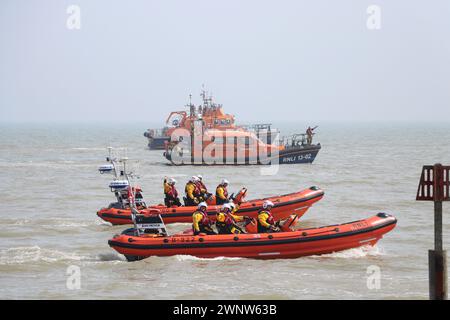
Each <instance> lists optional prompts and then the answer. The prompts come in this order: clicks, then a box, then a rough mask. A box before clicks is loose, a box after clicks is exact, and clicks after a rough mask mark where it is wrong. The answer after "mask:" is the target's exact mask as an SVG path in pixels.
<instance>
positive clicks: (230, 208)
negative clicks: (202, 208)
mask: <svg viewBox="0 0 450 320" xmlns="http://www.w3.org/2000/svg"><path fill="white" fill-rule="evenodd" d="M224 209H228V210H230V211H231V210H232V207H231V205H230V204H229V203H225V204H224V205H223V206H222V210H224Z"/></svg>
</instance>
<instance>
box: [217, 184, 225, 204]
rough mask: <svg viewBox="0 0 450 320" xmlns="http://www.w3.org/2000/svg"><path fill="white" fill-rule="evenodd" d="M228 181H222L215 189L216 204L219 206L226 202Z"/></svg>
mask: <svg viewBox="0 0 450 320" xmlns="http://www.w3.org/2000/svg"><path fill="white" fill-rule="evenodd" d="M227 187H228V180H227V179H223V180H222V182H221V183H220V184H219V185H218V186H217V188H216V204H217V205H221V204H225V203H227V202H228V190H227Z"/></svg>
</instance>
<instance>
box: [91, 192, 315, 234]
mask: <svg viewBox="0 0 450 320" xmlns="http://www.w3.org/2000/svg"><path fill="white" fill-rule="evenodd" d="M323 195H324V192H323V190H321V189H320V188H317V187H311V188H309V189H305V190H302V191H299V192H294V193H290V194H285V195H280V196H275V197H270V198H264V199H255V200H249V201H245V202H242V204H241V205H240V207H239V210H238V211H237V213H236V214H237V215H242V216H250V217H252V218H255V217H256V216H257V215H258V211H259V210H261V209H262V204H263V202H264V200H270V201H272V202H273V203H274V204H275V206H274V207H273V209H272V214H273V216H274V218H275V219H277V220H279V219H285V218H287V217H289V216H290V215H291V214H296V215H297V216H299V217H300V216H302V215H303V214H305V212H306V211H307V210H308V209H309V208H310V207H311V206H312V205H313V204H314V203H316V202H317V201H319V200H320V199H322V197H323ZM219 208H220V206H217V205H210V206H208V215H209V216H210V218H211V219H215V216H216V214H217V210H218V209H219ZM195 210H196V207H171V208H168V207H166V206H164V205H156V206H151V207H148V208H146V209H143V210H140V213H141V214H144V215H145V214H155V213H156V214H160V215H161V217H162V219H163V220H164V222H165V223H166V224H169V223H192V213H193V212H194V211H195ZM97 215H98V216H99V217H100V218H101V219H103V220H105V221H107V222H110V223H112V224H113V225H120V224H132V218H131V210H130V209H116V208H103V209H100V210H99V211H98V212H97Z"/></svg>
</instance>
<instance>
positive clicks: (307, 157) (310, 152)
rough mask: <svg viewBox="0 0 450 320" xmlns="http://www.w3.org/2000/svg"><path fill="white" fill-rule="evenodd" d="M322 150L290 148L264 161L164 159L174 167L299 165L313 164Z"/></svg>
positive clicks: (245, 159)
mask: <svg viewBox="0 0 450 320" xmlns="http://www.w3.org/2000/svg"><path fill="white" fill-rule="evenodd" d="M320 149H321V145H320V144H313V145H304V146H298V147H289V148H286V149H284V150H281V151H280V152H279V153H278V154H277V155H274V156H273V157H266V158H264V159H260V158H259V157H258V159H252V158H249V157H244V158H242V159H238V158H237V156H236V155H235V157H234V158H224V159H220V161H219V160H217V159H208V158H204V157H202V158H201V159H200V160H197V158H195V160H194V159H189V158H188V159H186V158H183V159H182V158H180V157H179V158H177V159H182V160H176V161H174V160H173V159H172V153H171V151H166V152H164V157H165V158H166V159H167V160H169V161H170V163H171V164H172V165H197V166H198V165H201V166H209V165H234V166H236V165H274V164H275V165H276V164H297V163H312V162H313V161H314V159H315V158H316V156H317V154H318V153H319V151H320Z"/></svg>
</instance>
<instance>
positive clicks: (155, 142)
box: [147, 137, 170, 150]
mask: <svg viewBox="0 0 450 320" xmlns="http://www.w3.org/2000/svg"><path fill="white" fill-rule="evenodd" d="M147 138H148V148H149V149H150V150H164V149H165V148H166V142H168V141H169V139H170V138H169V137H157V138H155V137H147Z"/></svg>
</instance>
